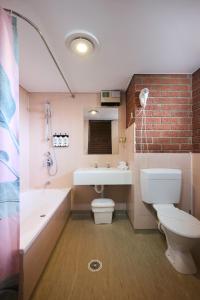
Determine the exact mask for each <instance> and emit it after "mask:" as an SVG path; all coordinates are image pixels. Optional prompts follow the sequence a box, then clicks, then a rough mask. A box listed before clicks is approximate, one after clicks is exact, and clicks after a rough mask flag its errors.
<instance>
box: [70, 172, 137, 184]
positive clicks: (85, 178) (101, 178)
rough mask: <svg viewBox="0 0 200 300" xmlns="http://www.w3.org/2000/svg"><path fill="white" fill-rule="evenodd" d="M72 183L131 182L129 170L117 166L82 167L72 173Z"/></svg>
mask: <svg viewBox="0 0 200 300" xmlns="http://www.w3.org/2000/svg"><path fill="white" fill-rule="evenodd" d="M73 183H74V185H121V184H132V172H131V170H120V169H117V168H83V169H77V170H76V171H74V174H73Z"/></svg>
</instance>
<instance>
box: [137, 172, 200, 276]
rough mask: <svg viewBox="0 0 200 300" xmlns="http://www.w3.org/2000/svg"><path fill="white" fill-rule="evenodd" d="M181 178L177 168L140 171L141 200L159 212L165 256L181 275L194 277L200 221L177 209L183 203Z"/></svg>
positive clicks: (199, 236)
mask: <svg viewBox="0 0 200 300" xmlns="http://www.w3.org/2000/svg"><path fill="white" fill-rule="evenodd" d="M181 179H182V172H181V170H178V169H141V170H140V187H141V194H142V200H143V201H144V202H145V203H149V204H152V205H153V207H154V209H155V210H156V211H157V216H158V219H159V221H160V224H161V228H162V230H163V231H164V233H165V236H166V240H167V245H168V249H167V251H166V257H167V258H168V260H169V261H170V263H171V264H172V265H173V267H174V268H175V269H176V270H177V271H178V272H180V273H183V274H194V273H196V272H197V268H196V265H195V262H194V260H193V257H192V255H191V252H190V251H191V249H192V248H193V247H194V245H195V244H196V243H197V241H199V239H200V221H199V220H197V219H196V218H195V217H193V216H192V215H190V214H188V213H186V212H184V211H182V210H180V209H178V208H176V207H175V206H174V204H176V203H179V201H180V194H181Z"/></svg>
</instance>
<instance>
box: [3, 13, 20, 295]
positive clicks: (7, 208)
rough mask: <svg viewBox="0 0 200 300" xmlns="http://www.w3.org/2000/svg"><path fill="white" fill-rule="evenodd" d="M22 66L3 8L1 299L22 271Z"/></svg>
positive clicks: (14, 30) (12, 26) (14, 286)
mask: <svg viewBox="0 0 200 300" xmlns="http://www.w3.org/2000/svg"><path fill="white" fill-rule="evenodd" d="M18 106H19V70H18V40H17V26H16V18H15V17H13V16H10V15H8V14H7V13H6V12H5V11H4V10H3V9H1V8H0V299H2V300H3V299H10V300H11V299H17V290H18V277H19V276H18V275H19V138H18Z"/></svg>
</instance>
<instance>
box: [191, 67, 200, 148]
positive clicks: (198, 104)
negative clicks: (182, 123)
mask: <svg viewBox="0 0 200 300" xmlns="http://www.w3.org/2000/svg"><path fill="white" fill-rule="evenodd" d="M192 98H193V152H200V69H199V70H197V71H196V72H195V73H194V74H193V75H192Z"/></svg>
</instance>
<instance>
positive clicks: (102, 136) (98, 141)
mask: <svg viewBox="0 0 200 300" xmlns="http://www.w3.org/2000/svg"><path fill="white" fill-rule="evenodd" d="M118 119H119V112H118V108H116V107H88V108H85V109H84V153H85V154H117V153H118V152H119V143H118V140H119V136H118V131H119V122H118Z"/></svg>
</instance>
